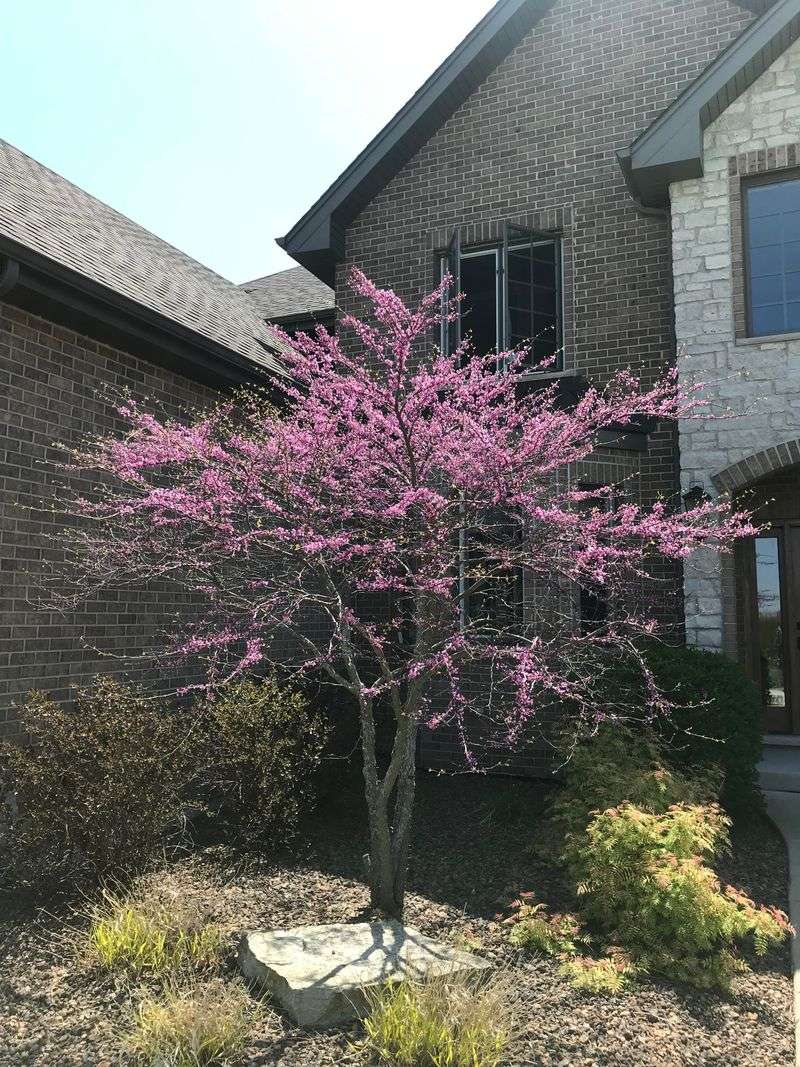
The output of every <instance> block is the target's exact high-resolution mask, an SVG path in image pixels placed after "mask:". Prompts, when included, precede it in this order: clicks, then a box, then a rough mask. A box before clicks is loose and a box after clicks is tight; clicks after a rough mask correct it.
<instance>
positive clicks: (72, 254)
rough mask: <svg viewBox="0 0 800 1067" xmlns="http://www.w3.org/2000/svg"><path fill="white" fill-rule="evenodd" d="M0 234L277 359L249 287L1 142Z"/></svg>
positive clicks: (208, 332) (243, 349) (255, 356)
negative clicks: (174, 245) (268, 348)
mask: <svg viewBox="0 0 800 1067" xmlns="http://www.w3.org/2000/svg"><path fill="white" fill-rule="evenodd" d="M0 234H2V235H3V236H4V237H7V238H10V239H11V240H12V241H15V242H16V243H17V244H18V245H22V246H24V247H25V248H27V249H30V250H31V251H33V252H36V253H38V254H40V255H42V256H46V257H47V258H48V259H50V260H53V261H55V262H56V263H59V264H61V265H62V266H64V267H67V268H69V269H71V270H73V271H76V272H77V273H78V274H81V275H83V276H84V277H86V278H88V279H90V280H91V281H93V282H95V283H98V284H100V285H102V286H105V287H106V288H108V289H110V290H113V291H114V292H116V293H119V294H122V295H123V296H125V297H128V298H129V299H130V300H133V301H135V302H136V303H137V304H140V305H142V306H143V307H145V308H148V309H150V310H151V311H155V312H157V313H158V314H160V315H163V316H164V317H166V318H167V319H170V320H171V321H172V322H175V323H178V324H179V325H181V326H183V327H185V328H187V329H189V330H191V331H193V332H194V333H196V334H199V335H200V337H201V338H204V339H206V340H210V341H213V342H215V343H216V344H219V345H222V346H224V347H225V348H228V349H230V350H231V351H232V352H235V353H237V354H238V355H240V356H244V357H245V358H246V359H249V360H252V361H254V362H256V363H258V364H261V365H263V366H268V367H275V365H276V364H275V360H274V359H273V358H272V356H271V354H270V353H269V352H268V351H267V349H266V347H265V346H267V345H269V344H270V341H269V338H268V334H267V331H266V328H265V326H264V323H263V320H262V318H261V316H260V315H259V313H258V309H257V308H256V307H255V305H254V304H253V303H252V302H251V300H250V298H249V297H248V295H247V293H246V292H244V291H243V290H242V289H240V288H239V287H238V286H236V285H234V284H233V282H229V281H228V280H227V279H225V278H223V277H221V276H220V275H219V274H216V273H215V272H214V271H212V270H209V268H208V267H204V266H203V265H202V263H198V262H197V261H196V260H194V259H192V258H191V257H190V256H187V255H185V254H184V253H183V252H181V251H179V250H178V249H177V248H173V247H172V245H170V244H167V242H166V241H162V240H161V239H160V238H158V237H156V236H155V235H154V234H152V233H150V232H149V231H147V230H145V229H144V228H143V227H142V226H139V225H137V223H135V222H132V221H131V220H130V219H129V218H126V216H125V215H122V214H120V213H119V212H118V211H114V209H113V208H111V207H109V206H108V205H107V204H104V203H103V202H102V201H101V200H97V199H95V198H94V197H93V196H90V195H89V194H88V193H87V192H85V191H84V190H83V189H80V188H79V187H78V186H77V185H73V184H72V182H69V181H67V180H66V179H65V178H62V177H61V176H60V175H59V174H56V173H55V172H54V171H52V170H49V169H48V168H47V167H45V166H43V165H42V164H41V163H38V162H37V161H36V160H34V159H31V157H30V156H27V155H25V153H24V152H21V151H20V150H19V149H18V148H15V147H14V146H13V145H10V144H8V143H7V142H6V141H2V140H0Z"/></svg>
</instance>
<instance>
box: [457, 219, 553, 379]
mask: <svg viewBox="0 0 800 1067" xmlns="http://www.w3.org/2000/svg"><path fill="white" fill-rule="evenodd" d="M441 270H442V273H443V274H444V272H445V271H449V272H450V274H451V275H452V276H453V278H454V283H455V284H454V291H455V292H460V293H462V294H463V299H462V301H461V308H460V311H461V313H460V315H459V318H458V321H457V322H454V323H447V322H446V321H444V318H443V322H442V347H443V348H447V349H448V350H449V351H451V352H452V351H453V350H454V349H455V347H456V346H457V345H458V344H459V342H460V341H461V339H462V338H463V337H467V336H469V337H471V339H472V343H473V345H474V346H475V349H476V351H478V352H479V353H481V354H486V353H489V352H502V351H504V350H506V349H510V348H516V347H519V346H521V345H524V344H528V345H529V346H530V357H529V364H530V367H531V369H532V370H535V369H536V367H537V365H538V364H540V363H541V361H542V360H544V359H551V358H552V357H556V358H555V361H554V362H552V363H550V364H548V366H547V368H546V369H547V370H560V369H561V356H560V349H561V345H562V321H561V320H562V310H561V301H562V298H561V241H560V239H559V238H556V237H553V236H548V235H544V234H536V233H532V232H531V231H527V230H521V229H518V228H517V227H514V226H506V227H505V231H504V234H503V239H502V240H501V241H499V242H497V243H495V244H491V245H483V246H480V247H475V248H462V246H461V240H460V233H459V231H458V230H456V231H455V233H454V234H453V238H452V240H451V242H450V246H449V248H448V250H447V253H446V254H445V255H443V256H442V258H441Z"/></svg>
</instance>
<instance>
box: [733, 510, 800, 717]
mask: <svg viewBox="0 0 800 1067" xmlns="http://www.w3.org/2000/svg"><path fill="white" fill-rule="evenodd" d="M749 555H750V558H749V560H748V563H749V566H748V568H747V569H748V571H749V574H748V576H747V580H746V582H745V589H746V597H747V600H748V601H749V605H746V608H747V607H748V606H749V611H747V615H748V617H747V618H746V620H745V628H746V631H749V633H747V632H746V634H745V637H746V643H747V645H748V646H749V648H748V651H749V653H750V655H749V656H748V659H749V661H750V667H751V674H752V675H753V677H754V678H755V679H756V682H757V683H758V685H759V687H760V689H761V694H762V699H763V701H764V729H765V731H766V732H767V733H781V734H793V733H794V734H800V522H776V523H773V525H772V527H771V529H770V530H768V531H765V532H764V533H763V534H761V535H760V536H758V537H756V538H754V539H753V541H752V543H751V546H750V552H749Z"/></svg>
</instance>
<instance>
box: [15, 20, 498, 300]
mask: <svg viewBox="0 0 800 1067" xmlns="http://www.w3.org/2000/svg"><path fill="white" fill-rule="evenodd" d="M490 6H491V0H438V3H437V2H435V0H434V2H432V0H402V2H400V3H391V4H389V3H388V2H386V0H229V2H228V3H226V2H225V0H116V2H109V0H102V2H101V0H19V2H16V3H12V2H7V3H6V4H4V10H3V17H2V28H1V29H0V120H1V121H0V137H2V138H4V139H5V140H7V141H10V142H11V143H12V144H15V145H17V146H18V147H19V148H21V149H22V150H23V151H25V152H27V153H28V154H29V155H31V156H33V157H34V158H35V159H38V160H40V161H41V162H42V163H45V164H46V165H47V166H49V167H51V168H52V169H53V170H56V171H58V172H59V173H61V174H63V175H64V176H65V177H67V178H69V179H70V181H73V182H75V183H76V184H78V185H80V186H82V187H83V188H84V189H87V190H88V191H89V192H90V193H92V194H93V195H94V196H97V197H99V198H100V199H102V200H105V201H107V202H108V203H109V204H111V205H112V206H113V207H115V208H117V209H118V210H119V211H122V212H124V213H125V214H126V215H129V216H130V217H131V218H133V219H135V220H136V221H137V222H139V223H141V224H142V225H143V226H146V227H147V228H148V229H150V230H152V231H153V232H154V233H156V234H158V235H159V236H160V237H163V238H164V239H165V240H167V241H170V242H172V244H174V245H177V246H178V247H179V248H182V249H183V250H184V251H186V252H188V253H189V254H190V255H192V256H194V257H195V258H197V259H199V260H201V261H202V262H204V263H206V264H207V265H208V266H210V267H213V268H214V269H215V270H217V271H219V272H220V273H221V274H224V275H225V276H226V277H228V278H231V279H232V280H233V281H236V282H241V281H245V280H247V279H249V278H252V277H255V276H257V275H260V274H266V273H269V272H271V271H274V270H280V269H281V268H282V267H284V266H291V265H292V263H291V261H290V260H289V259H288V257H287V256H286V255H285V254H284V253H283V252H282V251H281V250H280V249H279V248H278V247H277V246H276V245H275V243H274V238H275V237H276V236H278V235H280V234H283V233H285V232H286V231H287V230H288V229H289V227H290V226H291V225H292V224H293V223H294V222H296V220H297V219H298V218H299V217H300V215H301V214H302V213H303V212H304V211H305V210H306V209H307V208H308V207H310V205H311V204H312V203H313V201H314V200H316V198H317V197H318V196H319V195H320V193H322V192H323V191H324V190H325V189H326V188H327V186H328V185H329V184H330V182H331V181H332V180H333V179H334V178H335V177H336V176H337V175H338V174H339V173H340V172H341V171H342V170H343V169H344V167H346V166H347V164H348V163H350V162H351V160H352V159H353V157H354V156H355V155H356V154H357V153H358V152H359V151H360V150H361V149H362V148H363V147H364V146H365V145H366V143H367V142H368V141H369V140H370V139H371V138H372V137H373V136H374V135H375V134H376V133H377V132H378V130H379V129H380V127H381V126H383V125H384V124H385V122H386V121H387V120H388V119H389V118H391V116H392V115H393V114H394V112H395V111H397V109H398V108H399V107H400V106H402V104H403V103H405V101H406V100H407V99H408V97H409V96H410V95H411V94H412V93H413V92H414V91H415V90H416V89H417V88H418V87H419V85H421V84H422V82H423V81H424V80H425V78H426V77H427V76H428V75H429V74H430V73H431V72H432V71H433V70H434V68H435V67H436V66H437V65H438V64H439V63H440V62H441V60H442V59H444V58H445V56H446V55H447V54H448V53H449V52H450V51H451V50H452V49H453V47H455V45H456V44H457V43H458V42H459V41H460V40H461V38H462V37H463V36H464V35H465V34H466V33H467V32H468V31H469V30H470V29H471V28H472V26H473V25H474V24H475V23H476V22H477V21H478V19H479V18H480V17H481V16H482V15H484V14H485V13H486V11H488V9H489V7H490Z"/></svg>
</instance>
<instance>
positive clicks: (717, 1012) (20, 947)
mask: <svg viewBox="0 0 800 1067" xmlns="http://www.w3.org/2000/svg"><path fill="white" fill-rule="evenodd" d="M334 798H335V799H334ZM545 803H546V792H545V791H544V790H543V789H542V787H540V786H537V785H536V784H534V783H525V782H500V781H498V780H491V779H489V780H487V779H478V778H455V779H454V778H448V777H434V776H431V777H426V778H424V779H423V780H422V782H421V783H420V789H419V806H418V818H417V832H416V838H415V845H414V854H413V858H412V865H411V876H410V893H409V897H408V908H407V921H408V922H409V923H412V924H414V925H416V926H418V927H419V928H420V929H421V930H422V931H423V932H424V933H426V934H430V935H432V936H436V937H440V938H457V939H458V938H467V939H469V941H470V943H472V944H473V945H478V946H480V947H479V948H478V951H479V952H481V953H482V954H484V955H486V956H487V957H489V958H491V959H493V960H494V961H495V962H496V963H497V965H498V966H499V967H501V968H504V969H508V970H510V977H511V978H512V979H513V982H512V985H513V990H514V996H515V1000H516V1008H517V1012H518V1019H519V1033H518V1035H517V1037H516V1038H515V1040H514V1043H513V1046H512V1047H511V1049H510V1052H509V1058H508V1060H507V1063H508V1064H513V1065H523V1064H524V1065H542V1067H594V1065H598V1067H612V1065H613V1067H616V1065H620V1067H622V1065H624V1067H652V1065H656V1064H658V1065H660V1067H694V1065H718V1067H723V1065H725V1067H729V1065H733V1064H736V1065H737V1067H756V1065H758V1067H791V1065H792V1064H793V1063H794V1042H793V1026H792V984H791V977H790V963H789V950H788V946H787V947H784V948H782V949H780V950H779V951H776V952H773V953H771V954H770V955H768V956H766V957H764V958H763V959H760V960H758V959H756V960H753V961H751V962H752V965H753V973H752V974H750V975H747V976H745V977H743V978H741V979H740V980H738V981H737V984H736V986H735V988H734V991H733V993H732V994H731V995H730V996H725V995H720V994H716V993H701V992H698V991H697V990H693V989H690V988H687V987H679V986H676V985H672V984H670V983H667V982H662V981H657V980H643V981H641V982H640V983H639V984H638V985H637V987H636V988H635V989H633V990H631V991H630V992H627V993H625V994H623V995H621V996H617V997H613V998H612V997H602V996H587V995H581V994H579V993H576V992H574V991H573V990H572V989H571V987H570V985H569V983H568V982H567V981H566V980H565V979H564V978H562V977H561V976H560V975H559V974H558V972H557V965H556V964H555V963H554V962H553V961H551V960H549V959H543V958H535V957H530V956H527V957H521V956H519V955H518V954H516V953H514V952H513V951H511V950H510V949H509V947H508V946H507V945H505V944H504V942H503V940H502V938H501V937H500V936H499V935H498V931H497V927H496V925H494V924H493V922H492V920H493V917H494V914H495V912H496V911H497V910H498V908H499V907H500V906H501V905H502V904H503V903H504V902H505V901H507V900H508V899H509V897H510V896H511V895H513V894H514V892H515V891H516V890H518V889H532V890H534V891H535V892H536V893H537V894H538V895H539V897H540V898H542V899H544V900H545V901H547V902H548V903H550V904H552V905H554V906H557V907H561V908H562V909H563V908H564V907H565V906H568V905H569V891H568V887H567V885H566V884H565V883H564V882H563V881H562V878H561V874H560V872H559V869H558V867H557V865H556V864H554V863H553V862H552V861H551V860H548V859H547V858H546V857H547V852H546V850H543V851H542V850H539V849H537V848H536V842H537V832H539V831H540V830H541V827H542V825H543V820H542V818H541V813H542V810H543V808H544V805H545ZM303 840H304V842H305V843H304V844H303V845H302V846H300V847H298V848H297V849H296V850H295V852H294V853H293V854H292V855H291V856H282V857H280V859H277V858H274V857H273V858H269V857H265V856H262V855H259V854H257V853H253V852H247V851H244V850H242V849H238V848H234V847H231V846H230V845H228V844H225V843H224V842H214V841H210V840H206V841H205V842H198V844H197V846H196V847H195V848H194V849H193V851H191V852H189V853H187V854H185V855H184V856H183V857H179V858H177V859H175V860H173V861H172V862H170V863H169V864H167V865H165V867H164V868H163V869H161V870H160V871H157V872H154V875H153V877H154V878H156V879H158V881H159V882H160V883H164V882H168V883H169V884H170V885H171V886H172V887H173V888H174V889H175V890H176V891H178V892H180V893H181V894H182V895H194V896H197V897H198V899H200V900H202V901H203V904H204V905H205V906H206V907H210V909H211V911H212V913H213V916H214V918H215V919H216V920H217V921H219V922H221V923H222V924H224V925H225V926H226V928H227V929H229V931H230V943H231V949H233V947H234V946H235V943H236V940H237V938H238V936H239V934H240V933H241V931H243V930H245V929H252V928H262V929H268V928H271V927H276V926H290V925H297V924H301V923H318V922H337V921H348V920H354V919H358V918H360V917H363V916H364V915H365V909H366V908H367V905H368V893H367V890H366V888H365V886H364V884H363V882H362V880H361V877H360V874H361V854H362V853H363V851H364V841H363V819H362V811H361V805H360V800H359V798H358V794H357V792H356V791H355V789H354V787H353V786H351V785H348V784H345V785H343V786H342V788H341V790H338V791H337V792H335V793H334V794H333V796H332V797H330V798H329V799H328V801H327V802H326V804H325V805H324V808H323V809H322V810H321V811H320V812H318V814H317V816H316V818H315V819H314V822H313V825H312V826H311V827H310V828H309V832H308V833H307V834H306V835H304V838H303ZM532 846H533V847H532ZM721 873H722V876H723V877H724V878H725V879H726V880H729V881H731V882H733V883H734V884H736V885H738V886H739V887H740V888H742V889H744V890H746V891H747V892H749V893H751V894H752V895H753V896H754V898H755V899H756V900H757V901H759V902H761V903H765V904H774V905H777V906H778V907H781V908H784V909H786V907H787V862H786V855H785V851H784V848H783V843H782V840H781V838H780V836H779V835H778V834H777V832H776V831H775V829H774V828H773V827H772V825H771V824H770V823H769V822H768V821H767V820H766V819H759V818H754V819H753V820H752V821H751V822H748V823H747V824H746V825H741V826H739V827H737V829H736V832H735V836H734V855H733V856H732V857H731V858H730V860H728V861H726V865H725V869H724V870H723V871H722V872H721ZM82 922H83V923H84V925H85V921H84V920H82V919H81V917H80V915H78V916H77V917H76V915H75V902H74V901H73V902H70V901H63V900H62V901H55V900H51V901H49V902H47V903H46V904H42V902H41V901H40V902H38V903H34V902H32V901H30V900H26V899H23V898H20V897H17V898H14V899H9V898H8V897H5V898H2V897H0V1067H29V1065H36V1067H39V1065H41V1067H50V1065H53V1067H55V1065H58V1067H111V1065H114V1067H116V1065H118V1064H123V1063H126V1062H127V1061H126V1059H125V1057H124V1056H123V1055H121V1054H120V1052H119V1033H120V1031H121V1030H122V1029H123V1028H124V1027H125V1025H126V1023H127V1017H128V1014H129V1012H130V1010H131V1006H132V1004H133V1002H134V999H135V996H136V993H135V991H134V990H132V989H131V986H130V984H129V983H127V982H125V981H124V980H122V979H116V978H110V977H108V976H104V975H101V974H98V973H97V972H96V971H93V970H92V969H91V968H90V967H88V966H87V964H86V963H85V962H84V961H83V960H82V959H81V955H80V952H79V951H77V950H76V945H79V944H80V933H81V924H82ZM231 975H233V968H232V966H231ZM358 1038H359V1032H358V1028H357V1027H353V1028H351V1029H350V1030H333V1031H326V1032H324V1033H317V1034H313V1033H306V1032H303V1031H300V1030H298V1029H295V1028H293V1027H292V1025H291V1023H290V1022H289V1021H288V1020H286V1019H285V1018H283V1017H282V1016H280V1015H279V1014H277V1013H276V1012H272V1011H267V1013H266V1019H265V1021H264V1023H263V1025H262V1026H261V1027H260V1030H259V1032H257V1033H255V1034H254V1035H253V1039H252V1041H251V1043H250V1046H249V1047H248V1049H247V1053H246V1057H245V1061H244V1062H245V1063H246V1064H247V1065H248V1067H256V1065H278V1064H280V1065H286V1067H317V1065H327V1064H342V1065H345V1067H346V1065H350V1064H358V1063H361V1064H363V1063H364V1060H363V1057H362V1056H361V1055H360V1053H359V1052H358V1051H357V1049H356V1048H355V1047H354V1044H355V1043H356V1042H357V1041H358Z"/></svg>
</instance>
